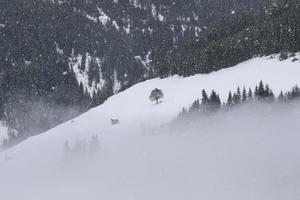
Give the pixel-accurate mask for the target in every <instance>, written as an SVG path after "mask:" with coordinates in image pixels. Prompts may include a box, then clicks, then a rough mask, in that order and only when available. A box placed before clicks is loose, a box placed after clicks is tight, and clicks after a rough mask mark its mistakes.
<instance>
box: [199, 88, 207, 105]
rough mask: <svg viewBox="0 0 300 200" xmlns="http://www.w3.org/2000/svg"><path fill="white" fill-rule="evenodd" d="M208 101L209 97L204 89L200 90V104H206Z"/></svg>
mask: <svg viewBox="0 0 300 200" xmlns="http://www.w3.org/2000/svg"><path fill="white" fill-rule="evenodd" d="M208 103H209V98H208V95H207V93H206V91H205V90H204V89H203V90H202V99H201V105H207V104H208Z"/></svg>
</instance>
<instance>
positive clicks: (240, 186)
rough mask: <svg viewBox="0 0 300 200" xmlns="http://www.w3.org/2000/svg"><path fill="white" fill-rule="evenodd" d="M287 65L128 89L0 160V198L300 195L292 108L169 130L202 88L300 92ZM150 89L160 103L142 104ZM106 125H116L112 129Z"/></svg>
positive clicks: (245, 111)
mask: <svg viewBox="0 0 300 200" xmlns="http://www.w3.org/2000/svg"><path fill="white" fill-rule="evenodd" d="M299 57H300V54H298V55H297V56H296V58H299ZM292 60H293V59H292V58H289V59H287V60H285V61H279V59H278V57H276V58H275V59H271V58H270V57H264V58H255V59H251V60H249V61H247V62H244V63H241V64H239V65H238V66H235V67H232V68H228V69H223V70H220V71H217V72H214V73H210V74H198V75H195V76H191V77H187V78H183V77H179V76H173V77H169V78H165V79H158V78H156V79H152V80H148V81H144V82H142V83H139V84H136V85H134V86H133V87H131V88H129V89H127V90H125V91H123V92H121V93H119V94H116V95H114V96H112V97H110V98H109V99H108V100H107V101H106V102H105V103H103V104H102V105H100V106H98V107H96V108H94V109H92V110H90V111H88V112H86V113H85V114H83V115H81V116H79V117H77V118H75V119H73V120H70V121H68V122H66V123H64V124H62V125H60V126H58V127H55V128H53V129H51V130H49V131H48V132H45V133H43V134H41V135H38V136H35V137H31V138H29V139H27V140H26V141H24V142H22V143H21V144H19V145H17V146H15V147H12V148H11V149H8V150H6V151H4V152H0V166H1V170H0V177H1V181H0V188H1V197H2V199H9V200H20V199H23V200H40V199H43V200H53V199H56V200H65V199H80V200H81V199H89V200H98V199H105V200H119V199H125V200H130V199H143V200H153V199H155V200H166V199H172V200H182V199H184V197H186V196H188V197H189V198H188V199H191V200H198V199H210V200H216V199H231V200H240V199H244V197H246V198H245V199H247V200H249V199H258V200H266V199H268V200H273V199H276V200H279V199H285V197H287V196H290V197H294V196H299V194H300V191H299V190H296V189H295V188H299V187H300V182H299V178H300V174H299V173H297V172H298V171H299V165H300V160H299V157H300V151H299V150H300V147H299V142H300V135H299V128H300V124H299V117H300V107H299V101H296V102H294V103H293V104H289V103H283V102H282V103H275V104H270V105H269V104H267V103H266V104H265V105H260V106H257V105H255V104H251V103H250V104H249V107H247V106H246V107H239V106H236V107H234V108H232V110H227V111H219V112H218V113H216V114H215V115H214V113H210V114H208V115H207V116H206V117H204V118H200V119H199V120H197V118H190V120H187V121H183V122H182V123H184V126H183V127H182V126H174V124H173V123H172V124H171V125H170V122H172V120H174V119H176V116H177V115H178V114H179V112H180V111H181V110H182V108H183V107H185V108H189V106H190V105H191V103H192V102H193V101H194V100H196V99H197V98H201V97H202V96H201V91H202V89H205V90H206V91H211V90H212V89H214V90H215V91H217V92H218V94H219V95H220V98H221V100H222V102H225V101H226V100H227V97H228V92H229V91H230V90H231V91H236V89H237V87H238V86H240V87H243V86H245V87H246V88H249V87H251V88H252V90H253V91H254V88H255V86H256V85H257V83H258V82H259V81H260V80H263V82H264V83H266V84H269V86H270V89H271V90H272V91H273V92H274V94H275V95H276V96H277V95H279V94H280V91H281V90H282V91H283V92H286V91H290V90H291V88H292V87H293V86H295V84H298V85H300V76H299V74H300V67H299V64H300V62H299V61H297V62H292ZM154 88H159V89H161V90H162V91H163V93H164V94H165V95H164V98H163V99H162V102H161V103H159V104H156V103H155V102H151V101H150V100H149V95H150V93H151V91H152V90H153V89H154ZM257 101H259V100H257ZM124 103H126V104H125V105H124ZM290 103H291V102H290ZM272 107H273V109H272ZM239 108H242V109H241V110H240V109H239ZM270 108H271V109H270ZM274 108H277V109H275V110H274ZM274 111H276V112H274ZM111 118H115V119H119V121H120V123H119V124H118V125H116V126H112V125H111V121H110V119H111ZM93 138H94V139H93ZM95 138H96V139H95ZM97 141H98V142H97ZM266 172H268V173H266ZM252 180H253V181H252ZM283 181H284V182H283ZM226 184H229V187H227V186H226ZM266 185H268V187H267V188H268V189H267V190H266V189H265V188H266ZM269 185H271V186H269ZM231 186H233V187H234V190H233V189H232V188H233V187H231ZM270 187H271V189H269V188H270ZM224 188H225V189H224ZM249 188H250V189H249ZM116 191H117V192H116ZM199 191H200V192H199ZM237 191H241V193H240V192H237ZM248 197H249V198H248ZM276 197H278V198H276Z"/></svg>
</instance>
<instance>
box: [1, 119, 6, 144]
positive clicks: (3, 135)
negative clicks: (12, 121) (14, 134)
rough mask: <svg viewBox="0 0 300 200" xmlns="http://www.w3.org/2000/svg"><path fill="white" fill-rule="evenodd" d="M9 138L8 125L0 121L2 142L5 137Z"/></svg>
mask: <svg viewBox="0 0 300 200" xmlns="http://www.w3.org/2000/svg"><path fill="white" fill-rule="evenodd" d="M5 138H7V127H5V126H4V124H3V122H2V121H0V143H1V141H2V140H3V139H5Z"/></svg>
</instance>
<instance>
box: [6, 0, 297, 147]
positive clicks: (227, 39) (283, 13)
mask: <svg viewBox="0 0 300 200" xmlns="http://www.w3.org/2000/svg"><path fill="white" fill-rule="evenodd" d="M299 9H300V5H299V1H297V0H288V1H281V0H230V1H229V0H203V1H195V0H185V1H184V2H183V1H182V0H168V1H167V0H159V1H157V0H147V1H145V0H134V1H133V0H122V1H103V0H88V1H79V0H53V1H52V0H44V1H39V0H27V1H24V0H3V1H1V2H0V43H1V45H0V119H1V120H4V121H6V124H8V125H9V127H10V128H11V129H12V130H15V132H16V133H15V134H10V135H17V138H18V139H17V141H16V142H18V141H19V140H23V139H25V138H27V137H29V136H32V135H36V134H39V133H41V132H44V131H45V130H48V129H49V128H51V127H54V126H56V125H57V124H59V123H62V122H64V121H66V120H69V119H70V118H72V117H74V116H77V115H79V114H81V113H83V112H85V111H87V110H88V109H90V108H92V107H95V106H97V105H100V104H101V103H103V102H104V101H105V100H106V99H107V98H108V97H109V96H111V95H113V94H115V93H117V92H119V91H122V90H123V89H126V88H128V87H130V86H132V85H134V84H136V83H138V82H140V81H143V80H147V79H150V78H155V77H158V76H160V77H168V76H170V75H173V74H179V75H184V76H190V75H194V74H196V73H209V72H212V71H215V70H218V69H222V68H226V67H230V66H233V65H236V64H237V63H240V62H243V61H245V60H247V59H250V58H252V57H253V56H257V55H270V54H272V53H283V55H284V56H283V58H286V57H288V55H290V53H293V52H297V51H299V41H300V39H299V35H300V34H299V30H300V29H299V24H300V23H299V19H300V17H299V16H298V15H299V13H300V12H299ZM32 104H34V105H35V106H34V107H47V110H43V111H42V112H40V111H39V110H35V109H33V108H32V107H31V105H32ZM64 107H68V108H69V109H66V110H64V111H63V112H62V111H61V110H62V108H64ZM15 108H18V109H17V110H19V111H18V112H19V113H21V114H20V115H19V114H18V113H16V112H15V110H16V109H15ZM51 108H52V110H51ZM27 110H30V111H31V112H29V113H28V112H27ZM49 113H50V114H49ZM37 115H40V116H43V117H42V122H41V123H32V124H31V123H28V121H31V122H33V121H37V119H36V118H35V116H37ZM27 118H32V120H26V119H27ZM12 140H14V137H12ZM14 142H15V141H12V143H14Z"/></svg>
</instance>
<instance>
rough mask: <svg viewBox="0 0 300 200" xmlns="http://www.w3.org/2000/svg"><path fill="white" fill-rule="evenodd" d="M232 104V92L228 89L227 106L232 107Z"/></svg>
mask: <svg viewBox="0 0 300 200" xmlns="http://www.w3.org/2000/svg"><path fill="white" fill-rule="evenodd" d="M232 106H233V98H232V93H231V91H229V94H228V98H227V107H229V108H230V107H232Z"/></svg>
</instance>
